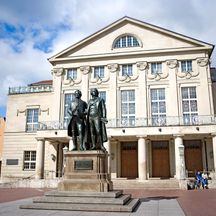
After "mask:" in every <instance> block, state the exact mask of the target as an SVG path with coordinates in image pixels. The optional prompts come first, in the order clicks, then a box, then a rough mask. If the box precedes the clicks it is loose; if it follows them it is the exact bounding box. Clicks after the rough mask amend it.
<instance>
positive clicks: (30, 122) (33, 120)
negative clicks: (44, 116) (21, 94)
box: [26, 109, 39, 131]
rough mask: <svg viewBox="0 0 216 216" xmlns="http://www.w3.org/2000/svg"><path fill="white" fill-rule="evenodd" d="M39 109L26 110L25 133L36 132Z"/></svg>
mask: <svg viewBox="0 0 216 216" xmlns="http://www.w3.org/2000/svg"><path fill="white" fill-rule="evenodd" d="M38 111H39V109H27V120H26V131H36V130H37V128H38Z"/></svg>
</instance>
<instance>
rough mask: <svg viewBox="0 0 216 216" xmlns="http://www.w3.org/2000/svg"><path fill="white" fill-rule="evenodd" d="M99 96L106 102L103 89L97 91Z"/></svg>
mask: <svg viewBox="0 0 216 216" xmlns="http://www.w3.org/2000/svg"><path fill="white" fill-rule="evenodd" d="M99 97H100V98H102V99H104V101H105V102H106V92H105V91H99Z"/></svg>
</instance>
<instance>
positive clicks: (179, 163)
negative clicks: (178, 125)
mask: <svg viewBox="0 0 216 216" xmlns="http://www.w3.org/2000/svg"><path fill="white" fill-rule="evenodd" d="M175 171H176V175H175V177H176V178H177V179H185V157H184V145H183V138H182V135H175Z"/></svg>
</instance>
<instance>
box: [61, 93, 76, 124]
mask: <svg viewBox="0 0 216 216" xmlns="http://www.w3.org/2000/svg"><path fill="white" fill-rule="evenodd" d="M66 97H68V99H66ZM74 98H75V96H74V93H72V92H70V93H69V92H68V93H64V121H68V119H69V117H68V109H69V106H70V103H71V102H72V101H73V100H74Z"/></svg>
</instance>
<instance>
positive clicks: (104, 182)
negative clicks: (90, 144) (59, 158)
mask: <svg viewBox="0 0 216 216" xmlns="http://www.w3.org/2000/svg"><path fill="white" fill-rule="evenodd" d="M58 190H59V191H77V192H108V191H112V190H113V184H112V181H111V179H110V174H108V153H107V152H103V151H72V152H66V153H65V154H64V180H62V181H61V182H60V183H59V184H58Z"/></svg>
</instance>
